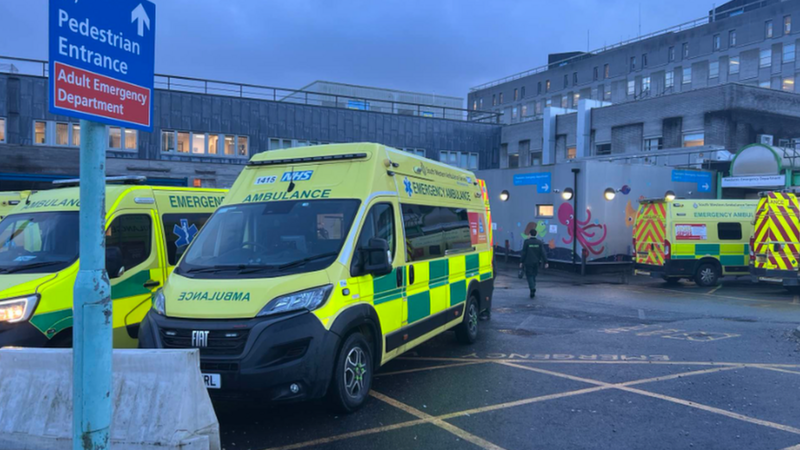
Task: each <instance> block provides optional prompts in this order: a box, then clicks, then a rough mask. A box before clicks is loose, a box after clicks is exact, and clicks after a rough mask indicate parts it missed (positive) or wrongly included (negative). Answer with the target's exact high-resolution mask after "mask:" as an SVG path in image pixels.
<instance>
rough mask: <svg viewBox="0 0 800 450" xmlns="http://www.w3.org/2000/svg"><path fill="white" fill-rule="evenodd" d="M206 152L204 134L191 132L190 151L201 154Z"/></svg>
mask: <svg viewBox="0 0 800 450" xmlns="http://www.w3.org/2000/svg"><path fill="white" fill-rule="evenodd" d="M205 152H206V135H205V134H195V133H192V153H194V154H203V153H205Z"/></svg>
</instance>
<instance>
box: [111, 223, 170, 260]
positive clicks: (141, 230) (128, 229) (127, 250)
mask: <svg viewBox="0 0 800 450" xmlns="http://www.w3.org/2000/svg"><path fill="white" fill-rule="evenodd" d="M170 231H171V230H170ZM152 236H153V223H152V222H151V220H150V216H148V215H145V214H126V215H124V216H119V217H117V218H116V219H114V221H113V222H111V225H110V226H109V227H108V230H106V251H109V250H111V251H114V250H112V249H113V248H117V249H119V252H120V253H121V254H122V267H124V268H125V270H126V271H130V270H132V269H133V268H134V267H136V266H138V265H139V264H141V263H143V262H145V261H147V259H148V258H149V257H150V250H151V248H152V244H153V237H152Z"/></svg>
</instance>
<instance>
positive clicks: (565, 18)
mask: <svg viewBox="0 0 800 450" xmlns="http://www.w3.org/2000/svg"><path fill="white" fill-rule="evenodd" d="M109 1H112V0H109ZM155 3H156V8H157V9H156V10H157V14H158V21H157V34H156V39H157V41H156V72H159V73H166V74H174V75H184V76H190V77H198V78H211V79H218V80H230V81H240V82H246V83H254V84H263V85H268V86H277V87H286V88H299V87H302V86H304V85H306V84H308V83H310V82H312V81H314V80H328V81H337V82H342V83H352V84H362V85H369V86H378V87H386V88H393V89H403V90H410V91H420V92H431V93H436V94H440V95H453V96H459V97H466V94H467V92H468V90H469V88H470V87H471V86H474V85H477V84H481V83H484V82H487V81H491V80H494V79H496V78H501V77H503V76H506V75H511V74H513V73H516V72H521V71H523V70H527V69H530V68H533V67H537V66H540V65H543V64H545V63H546V62H547V54H548V53H558V52H566V51H574V50H586V47H587V30H588V31H589V35H590V42H589V43H590V45H591V48H592V49H595V48H597V47H602V46H603V45H605V44H608V45H610V44H613V43H615V42H619V41H620V40H624V39H628V38H633V37H636V35H637V33H638V29H639V8H640V5H641V30H642V33H643V34H646V33H648V32H653V31H658V30H661V29H663V28H667V27H669V26H672V25H676V24H679V23H682V22H686V21H689V20H693V19H696V18H699V17H702V16H704V15H706V14H707V13H708V10H709V9H711V7H712V4H713V3H714V2H712V1H706V0H671V1H668V2H657V1H652V0H642V1H639V0H558V1H553V0H528V1H522V0H519V1H514V0H477V1H473V0H397V1H395V0H280V1H274V0H157V1H156V2H155ZM716 3H717V4H718V5H719V4H721V3H723V2H722V1H717V2H716ZM47 4H48V2H47V0H0V55H3V56H16V57H23V58H35V59H47Z"/></svg>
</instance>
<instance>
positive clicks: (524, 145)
mask: <svg viewBox="0 0 800 450" xmlns="http://www.w3.org/2000/svg"><path fill="white" fill-rule="evenodd" d="M517 148H519V154H520V155H522V157H523V158H525V155H527V154H529V153H530V152H531V141H530V140H528V139H526V140H524V141H519V144H518V147H517Z"/></svg>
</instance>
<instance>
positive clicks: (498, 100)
mask: <svg viewBox="0 0 800 450" xmlns="http://www.w3.org/2000/svg"><path fill="white" fill-rule="evenodd" d="M497 103H498V104H500V105H502V104H503V93H502V92H501V93H500V94H498V95H497Z"/></svg>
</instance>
